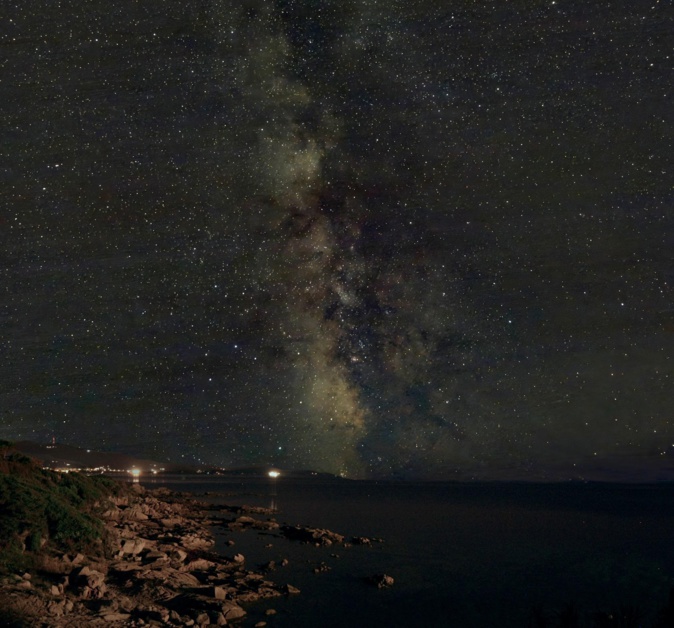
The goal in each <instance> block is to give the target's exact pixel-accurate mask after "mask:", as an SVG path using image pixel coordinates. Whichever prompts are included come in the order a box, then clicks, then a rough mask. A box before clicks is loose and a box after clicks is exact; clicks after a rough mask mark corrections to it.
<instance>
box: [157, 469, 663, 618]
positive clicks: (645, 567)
mask: <svg viewBox="0 0 674 628" xmlns="http://www.w3.org/2000/svg"><path fill="white" fill-rule="evenodd" d="M159 484H164V485H167V486H170V487H171V488H174V489H177V490H186V491H191V492H195V493H203V492H204V491H216V492H218V493H219V494H220V495H221V496H219V497H211V498H210V499H212V500H213V501H220V502H225V503H230V504H244V503H245V504H251V505H261V506H267V507H269V506H270V505H272V502H273V503H274V504H275V505H276V506H277V507H278V509H279V513H278V516H277V520H278V521H279V522H281V523H290V524H295V523H301V524H305V525H311V526H317V527H327V528H330V529H331V530H334V531H336V532H340V533H342V534H347V535H364V536H375V537H382V538H384V539H385V543H384V544H382V545H378V546H374V547H371V548H369V547H359V546H354V547H351V548H348V549H344V548H316V547H311V546H306V545H299V544H297V543H293V542H290V541H288V540H286V539H282V538H278V537H276V536H269V535H264V534H259V533H257V532H254V531H250V530H249V531H246V532H239V533H230V532H224V531H223V532H218V534H217V539H218V544H217V549H218V550H219V551H221V552H222V553H224V554H233V553H235V552H241V553H243V554H244V555H245V556H246V559H247V563H248V565H249V566H251V567H254V566H256V565H257V564H260V563H263V562H266V561H268V560H277V561H279V560H281V559H282V558H288V559H289V561H290V564H289V565H288V566H287V567H285V568H278V569H277V570H276V571H274V572H272V573H271V574H270V578H271V579H274V580H276V581H277V582H280V583H286V582H289V583H291V584H294V585H296V586H298V587H299V588H300V589H301V590H302V595H300V596H296V597H292V598H289V599H285V598H284V599H282V600H273V601H271V602H269V603H265V604H258V605H251V606H249V608H248V610H249V613H250V614H249V617H248V618H247V619H246V622H245V625H248V624H250V625H254V623H255V622H256V621H259V620H260V619H261V618H262V615H263V613H264V610H265V609H266V608H268V607H273V608H275V609H276V610H277V615H275V616H274V617H273V618H271V619H268V625H269V626H285V627H290V626H292V627H294V628H295V627H296V628H303V627H314V626H325V627H327V626H419V625H424V626H457V627H460V628H462V627H482V626H485V627H486V626H518V627H521V626H526V625H527V624H528V621H529V619H530V617H531V614H532V610H533V609H535V608H539V609H543V610H544V612H545V613H546V614H547V615H548V616H549V617H550V618H555V617H556V616H557V615H558V613H559V612H560V610H561V609H563V608H564V607H566V606H567V605H568V604H569V603H573V604H574V605H575V606H576V607H577V608H578V610H579V611H580V613H581V616H583V617H589V615H590V613H591V612H594V611H602V610H604V611H610V610H616V609H618V608H620V606H621V605H623V606H624V605H632V606H638V607H639V608H640V609H641V610H642V611H643V613H644V614H645V621H644V625H649V623H648V621H649V619H650V617H652V616H653V615H654V613H655V612H656V610H657V609H659V608H661V607H662V606H663V605H664V604H665V602H666V599H667V595H668V592H669V588H670V584H671V583H672V576H674V543H672V537H673V536H674V499H672V498H673V497H674V486H670V485H647V486H643V485H637V486H635V485H606V484H603V485H602V484H566V485H541V484H539V485H531V484H456V483H376V482H349V481H324V480H310V479H290V478H280V479H279V480H278V482H277V485H276V487H275V488H274V487H273V486H272V485H271V483H270V481H269V480H268V479H266V478H246V479H241V480H232V479H227V480H223V479H221V478H205V479H204V480H203V481H200V482H198V483H194V482H192V481H191V480H188V479H183V480H181V479H179V478H174V479H171V481H166V480H161V481H158V482H157V485H159ZM148 485H149V484H148ZM274 493H275V494H274ZM230 538H231V539H233V540H234V541H235V546H233V547H228V546H226V545H225V541H226V540H227V539H230ZM269 544H271V545H272V547H265V546H266V545H269ZM333 554H338V555H339V557H335V556H333ZM322 561H323V562H325V563H327V564H328V566H330V567H331V570H330V571H329V572H327V573H321V574H318V575H316V574H314V573H313V568H314V567H315V566H317V565H319V564H320V563H321V562H322ZM375 573H387V574H389V575H391V576H393V577H394V578H395V581H396V582H395V586H394V587H393V588H392V589H390V590H383V591H379V590H377V589H375V588H373V587H370V586H369V585H367V584H365V583H364V582H363V579H364V578H365V577H367V576H370V575H372V574H375ZM587 625H590V623H589V620H588V623H587Z"/></svg>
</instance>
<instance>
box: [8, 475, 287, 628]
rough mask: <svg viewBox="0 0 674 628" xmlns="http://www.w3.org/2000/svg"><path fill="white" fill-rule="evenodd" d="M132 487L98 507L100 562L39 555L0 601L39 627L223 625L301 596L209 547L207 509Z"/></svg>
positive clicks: (245, 522)
mask: <svg viewBox="0 0 674 628" xmlns="http://www.w3.org/2000/svg"><path fill="white" fill-rule="evenodd" d="M136 487H137V485H136ZM135 491H136V492H137V493H138V494H137V495H133V494H132V495H130V496H128V497H121V498H120V497H116V498H114V500H111V501H110V503H109V504H107V505H106V506H105V507H104V508H103V512H104V515H103V517H104V519H105V521H106V528H107V530H106V532H107V535H106V537H107V541H108V546H109V547H108V549H109V552H108V556H107V557H106V558H105V559H103V558H101V557H100V556H85V555H84V554H76V555H74V556H71V555H67V554H62V555H50V556H43V557H42V560H41V562H39V563H38V565H37V569H36V573H35V574H29V573H27V574H21V575H17V576H8V577H6V578H5V579H4V581H2V582H1V583H0V584H1V585H2V586H0V607H3V608H4V607H5V606H6V607H7V608H8V609H14V610H15V611H16V612H17V613H20V614H21V615H22V616H24V617H27V618H32V621H35V622H36V623H35V625H40V626H42V627H43V628H66V627H67V628H72V627H73V626H99V625H100V626H140V625H146V626H147V625H155V626H165V625H174V626H206V625H219V626H224V625H227V624H228V623H229V622H231V621H232V620H235V619H238V618H240V617H243V616H244V615H245V614H246V611H245V609H244V608H243V605H244V604H247V603H250V602H254V601H256V600H260V599H265V598H271V597H277V596H280V595H284V594H292V593H296V592H298V590H297V589H296V588H295V587H293V586H292V585H287V586H283V587H280V586H278V585H276V584H275V583H273V582H270V581H269V580H266V579H265V578H264V576H263V574H262V573H258V572H255V571H252V570H249V569H247V568H246V564H245V557H244V556H243V555H242V554H235V555H233V556H231V557H227V556H221V555H218V554H215V553H213V552H211V551H210V550H211V549H212V547H213V545H214V541H213V539H212V537H211V535H210V533H209V530H208V528H207V527H206V525H207V523H208V522H209V520H208V518H207V515H206V509H207V507H208V506H207V505H205V504H201V503H199V502H196V501H195V500H193V499H191V498H189V497H185V496H181V495H176V494H174V493H171V492H169V491H166V490H165V489H161V490H160V491H153V492H145V491H142V489H139V488H135ZM259 514H266V512H265V513H259ZM236 521H237V522H238V524H239V525H241V527H252V528H255V529H259V530H271V529H277V528H278V524H277V523H276V522H274V521H260V520H257V519H252V518H250V517H246V516H241V517H239V518H238V519H237V520H236Z"/></svg>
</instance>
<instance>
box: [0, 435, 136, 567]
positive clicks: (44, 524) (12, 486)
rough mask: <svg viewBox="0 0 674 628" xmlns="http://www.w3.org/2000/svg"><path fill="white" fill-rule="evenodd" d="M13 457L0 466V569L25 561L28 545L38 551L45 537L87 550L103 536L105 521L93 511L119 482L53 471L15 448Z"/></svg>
mask: <svg viewBox="0 0 674 628" xmlns="http://www.w3.org/2000/svg"><path fill="white" fill-rule="evenodd" d="M1 447H2V443H1V442H0V448H1ZM9 458H12V461H11V464H10V465H9V466H7V465H5V467H3V468H2V469H0V570H4V571H8V570H10V569H12V570H13V569H14V568H16V567H17V565H20V564H25V563H26V561H27V560H28V559H29V557H27V556H24V555H23V553H24V549H25V550H27V552H28V553H36V552H39V551H40V549H41V546H42V544H43V543H42V539H48V541H49V543H50V545H51V546H52V547H55V548H58V549H61V550H84V549H89V548H90V545H91V544H92V543H93V542H96V541H97V539H100V538H101V536H102V534H103V531H104V525H103V523H102V522H101V521H100V520H99V519H97V518H96V517H95V516H94V514H93V513H95V511H96V508H97V507H98V506H100V504H101V502H103V501H104V499H105V498H106V497H108V496H110V495H113V494H118V493H120V492H121V491H122V490H123V489H122V488H121V486H120V485H119V484H118V483H117V482H115V481H114V480H111V479H109V478H104V477H102V476H93V477H90V476H86V475H82V474H79V473H68V474H59V473H55V472H53V471H48V470H45V469H41V468H39V467H38V466H36V464H35V462H34V461H32V460H30V459H27V458H26V459H23V458H24V457H14V454H9V455H8V456H6V457H5V458H4V460H3V462H5V463H7V461H8V459H9ZM6 469H9V470H6Z"/></svg>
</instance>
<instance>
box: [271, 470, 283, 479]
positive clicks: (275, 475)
mask: <svg viewBox="0 0 674 628" xmlns="http://www.w3.org/2000/svg"><path fill="white" fill-rule="evenodd" d="M279 475H281V472H280V471H270V472H269V477H270V478H277V477H278V476H279Z"/></svg>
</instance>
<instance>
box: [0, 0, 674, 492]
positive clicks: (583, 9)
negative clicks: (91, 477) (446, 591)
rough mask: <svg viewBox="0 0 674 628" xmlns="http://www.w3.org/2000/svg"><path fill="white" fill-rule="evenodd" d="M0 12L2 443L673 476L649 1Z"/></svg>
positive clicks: (670, 362) (671, 228) (662, 29)
mask: <svg viewBox="0 0 674 628" xmlns="http://www.w3.org/2000/svg"><path fill="white" fill-rule="evenodd" d="M2 13H3V15H2V17H1V18H0V44H1V46H0V52H1V55H0V64H1V68H2V69H1V72H0V120H1V121H2V127H1V129H2V130H1V132H0V133H1V135H0V177H1V185H0V194H1V201H0V233H1V246H0V252H1V256H0V295H1V296H0V324H1V330H2V331H1V333H0V412H1V414H0V438H6V439H12V440H18V439H30V440H36V441H41V442H45V441H47V440H51V438H52V436H55V437H56V439H57V441H59V442H63V443H68V444H72V445H77V446H83V447H90V448H94V449H101V450H105V451H120V452H125V453H131V454H135V455H141V456H144V457H151V458H154V459H165V460H166V459H168V460H171V461H174V462H188V463H195V462H202V463H208V464H215V465H219V466H246V465H257V464H274V465H278V466H280V467H284V468H312V469H316V470H321V471H329V472H333V473H340V474H344V475H346V476H348V477H357V478H365V477H371V478H378V477H401V478H448V479H454V478H456V479H468V478H480V479H534V480H539V479H568V478H593V479H632V480H636V479H665V478H669V479H674V403H673V394H672V389H673V388H674V358H673V357H672V356H673V355H674V303H673V299H674V290H673V287H674V207H673V204H674V169H673V165H674V164H673V162H674V97H673V96H674V72H673V68H674V19H673V18H674V10H673V9H672V5H671V3H670V2H667V1H664V0H649V1H643V0H619V1H609V0H607V1H605V2H597V3H595V2H586V1H581V0H574V1H568V0H557V1H556V2H555V1H553V0H545V1H538V0H526V1H524V0H512V1H508V2H495V1H493V2H487V1H468V0H454V1H450V0H445V1H444V2H438V1H437V0H412V1H403V0H388V1H386V2H384V1H383V0H379V1H377V0H244V1H239V0H237V1H236V2H235V1H234V0H197V1H194V2H184V1H178V0H157V1H152V2H150V1H147V2H134V1H132V0H120V1H119V2H112V3H111V2H102V1H101V0H89V1H86V2H80V1H78V0H60V1H58V2H56V1H54V2H52V1H47V0H35V1H31V2H15V3H11V6H10V5H7V6H5V7H4V8H3V11H2Z"/></svg>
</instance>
